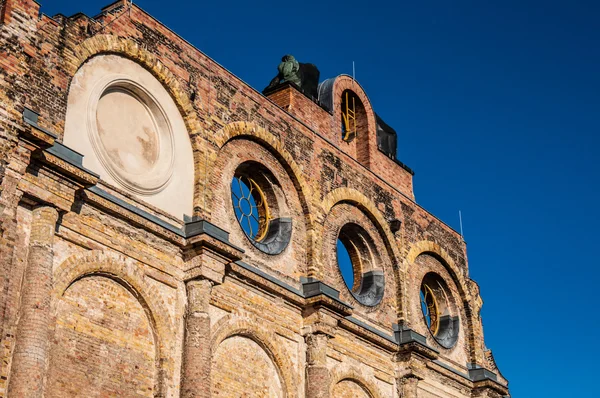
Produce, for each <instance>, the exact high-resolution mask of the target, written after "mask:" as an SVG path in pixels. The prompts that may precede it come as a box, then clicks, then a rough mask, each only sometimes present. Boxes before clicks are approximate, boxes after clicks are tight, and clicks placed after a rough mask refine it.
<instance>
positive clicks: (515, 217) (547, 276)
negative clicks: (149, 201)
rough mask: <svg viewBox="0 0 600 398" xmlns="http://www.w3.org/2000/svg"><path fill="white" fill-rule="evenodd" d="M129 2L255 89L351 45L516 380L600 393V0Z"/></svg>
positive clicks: (521, 385)
mask: <svg viewBox="0 0 600 398" xmlns="http://www.w3.org/2000/svg"><path fill="white" fill-rule="evenodd" d="M41 2H42V5H43V8H42V10H43V11H44V12H46V13H47V14H50V15H53V14H55V13H58V12H61V13H64V14H66V15H70V14H73V13H75V12H78V11H83V12H85V13H87V14H88V15H94V14H96V13H97V12H98V11H99V9H100V7H101V6H104V5H107V4H108V3H109V1H108V0H87V1H85V2H80V1H73V0H69V1H66V0H60V1H58V0H57V1H51V0H41ZM136 3H137V4H139V5H140V6H141V7H142V8H144V9H145V10H146V11H148V12H150V13H151V14H152V15H154V16H155V17H156V18H157V19H159V20H160V21H162V22H163V23H165V24H166V25H167V26H169V27H171V28H172V29H173V30H175V31H176V32H178V33H179V34H181V35H182V36H183V37H185V38H186V39H187V40H189V41H190V42H191V43H193V44H194V45H196V46H197V47H198V48H199V49H200V50H202V51H203V52H205V53H206V54H208V55H209V56H211V57H212V58H213V59H215V60H216V61H218V62H219V63H221V64H222V65H224V66H225V67H226V68H228V69H229V70H230V71H232V72H233V73H235V74H236V75H237V76H239V77H240V78H242V79H243V80H245V81H246V82H248V83H249V84H250V85H252V86H253V87H255V88H256V89H259V90H261V89H262V88H263V87H264V86H266V85H267V84H268V82H269V80H270V79H271V78H272V77H273V76H274V75H275V73H276V66H277V64H278V62H279V59H280V57H281V56H282V55H283V54H286V53H291V54H294V55H295V56H296V58H297V59H298V60H300V61H301V62H312V63H314V64H316V65H317V66H318V67H319V69H320V70H321V78H322V79H324V78H327V77H331V76H335V75H338V74H340V73H351V71H352V61H355V62H356V70H357V72H356V78H357V79H358V81H359V82H360V83H361V84H362V86H363V87H364V88H365V90H366V92H367V93H368V95H369V96H370V99H371V102H372V103H373V106H374V108H375V110H376V111H377V112H378V113H379V114H380V115H381V116H382V117H383V118H384V119H385V121H386V122H387V123H388V124H390V125H391V126H393V127H394V128H395V129H396V130H397V131H398V135H399V139H398V142H399V145H398V154H399V159H400V160H401V161H403V162H404V163H406V164H407V165H409V166H410V167H412V168H413V169H414V170H415V171H416V176H415V192H416V197H417V201H418V202H419V203H420V204H421V205H423V206H424V207H425V208H427V209H428V210H430V211H431V212H433V213H434V214H435V215H437V216H438V217H440V218H441V219H442V220H445V221H446V222H447V223H448V224H450V225H452V226H454V227H455V228H457V229H458V210H459V209H460V210H462V212H463V220H464V232H465V237H466V240H467V242H468V251H469V265H470V269H471V276H472V278H474V279H475V280H476V281H477V282H478V283H479V285H480V286H481V292H482V297H483V299H484V301H485V304H484V307H483V319H484V326H485V332H486V343H487V345H488V346H489V347H490V348H492V349H493V350H494V354H495V357H496V360H497V362H498V364H499V366H500V368H501V370H502V371H503V373H504V375H505V376H506V377H507V378H509V379H510V382H511V384H510V387H511V391H512V394H513V396H514V397H520V398H530V397H593V396H598V392H597V388H594V387H593V385H594V382H595V381H596V379H597V372H596V370H594V369H593V368H594V366H596V360H597V358H598V357H599V356H600V349H599V348H598V342H597V341H598V336H599V334H600V316H599V315H600V311H599V310H598V308H597V303H598V302H599V300H598V296H597V295H598V294H599V292H600V289H599V288H598V282H599V279H600V278H599V277H600V270H599V265H600V264H599V261H598V257H597V256H596V254H595V252H594V251H595V250H597V248H598V247H599V244H598V241H599V233H598V227H597V226H598V223H599V222H600V211H599V210H598V205H599V200H598V193H599V189H600V188H599V187H598V185H599V183H600V166H599V161H598V156H597V155H596V152H597V151H598V148H599V147H600V138H599V135H600V112H599V110H600V53H599V51H600V50H599V49H600V22H599V21H600V2H598V1H591V0H590V1H587V2H584V1H577V0H571V1H560V2H559V1H552V0H547V1H528V0H521V1H514V0H502V1H500V0H497V1H495V2H492V1H481V0H477V1H476V0H473V1H460V0H457V1H448V0H446V1H433V0H425V1H403V0H397V1H387V2H383V1H379V2H378V1H360V2H359V1H344V2H341V1H326V0H321V1H295V2H285V1H279V2H273V3H272V4H270V5H267V4H266V2H260V1H259V2H248V1H239V2H238V1H234V0H231V1H227V2H222V1H208V2H205V1H202V2H191V1H188V2H180V1H156V0H139V1H136ZM492 3H495V4H492ZM250 4H251V6H250Z"/></svg>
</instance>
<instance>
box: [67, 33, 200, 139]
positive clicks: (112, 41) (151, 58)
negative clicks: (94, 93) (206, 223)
mask: <svg viewBox="0 0 600 398" xmlns="http://www.w3.org/2000/svg"><path fill="white" fill-rule="evenodd" d="M100 54H115V55H120V56H123V57H125V58H128V59H130V60H132V61H134V62H137V63H138V64H140V65H141V66H143V67H144V68H145V69H147V70H148V71H149V72H150V73H152V75H154V77H156V78H157V79H158V81H159V82H161V83H162V85H163V86H164V87H165V89H166V90H167V92H168V93H169V94H170V95H171V97H172V98H173V101H175V104H176V105H177V108H178V109H179V112H180V113H181V115H182V116H183V120H184V122H185V125H186V127H187V129H188V133H196V132H199V131H201V130H202V125H201V124H200V121H199V120H198V117H197V115H196V111H195V110H194V107H193V105H192V103H191V101H190V99H189V98H188V95H187V93H186V92H185V91H184V90H183V89H182V88H181V85H180V83H179V81H178V80H177V77H175V75H174V74H173V73H172V72H171V71H170V70H169V69H168V68H167V67H166V66H165V64H163V63H162V62H161V61H160V59H159V57H158V56H156V55H154V54H152V53H151V52H149V51H148V50H146V49H145V48H143V47H141V46H140V45H139V44H138V43H136V42H134V41H133V40H130V39H127V38H124V37H119V36H115V35H110V34H105V35H96V36H93V37H90V38H89V39H86V40H85V41H83V42H82V43H81V44H79V45H78V46H77V47H75V48H74V49H73V53H71V54H69V55H68V56H67V57H66V62H65V65H66V70H67V73H68V74H69V75H70V76H71V77H73V76H75V73H77V70H78V69H79V68H80V67H81V66H82V65H83V64H84V63H85V62H87V61H88V60H89V59H91V58H92V57H94V56H96V55H100ZM194 145H195V144H194V142H193V141H192V147H193V148H194V150H196V149H197V148H195V147H194Z"/></svg>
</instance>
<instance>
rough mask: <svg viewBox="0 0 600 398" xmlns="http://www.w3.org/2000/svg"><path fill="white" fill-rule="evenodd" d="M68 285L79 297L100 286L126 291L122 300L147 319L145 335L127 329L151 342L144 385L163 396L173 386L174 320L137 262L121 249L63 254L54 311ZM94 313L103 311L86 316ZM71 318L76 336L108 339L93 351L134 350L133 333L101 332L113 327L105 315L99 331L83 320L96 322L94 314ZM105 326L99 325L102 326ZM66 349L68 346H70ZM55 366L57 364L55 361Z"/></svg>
mask: <svg viewBox="0 0 600 398" xmlns="http://www.w3.org/2000/svg"><path fill="white" fill-rule="evenodd" d="M92 280H94V281H96V282H98V281H99V284H98V283H95V284H90V285H89V286H83V285H82V284H85V283H88V282H89V281H92ZM78 285H82V286H83V287H81V286H78ZM74 287H77V288H78V289H82V291H81V293H82V294H81V295H80V296H79V299H90V298H94V297H98V295H99V294H101V293H103V292H102V291H101V290H105V291H107V292H115V291H119V290H123V291H124V292H126V293H127V294H121V297H125V296H127V295H128V296H129V298H128V299H127V302H129V303H130V310H131V311H134V310H135V307H138V308H140V310H141V311H142V312H143V314H144V315H145V317H146V319H147V323H148V325H149V329H150V330H149V334H151V336H149V335H144V334H145V332H144V330H143V328H142V327H140V328H134V329H132V330H133V331H132V333H140V334H142V335H144V336H143V337H144V338H145V339H147V340H148V341H150V340H152V341H153V345H154V355H153V356H154V364H153V367H154V369H153V383H152V384H153V386H152V391H146V393H151V395H150V396H164V395H166V394H167V393H168V391H171V390H173V389H174V384H173V382H172V376H173V374H174V370H175V369H174V366H175V361H174V358H173V357H172V353H173V352H174V342H175V340H176V336H174V335H173V330H176V328H175V324H174V321H173V319H172V317H171V316H170V315H169V313H168V312H167V310H166V308H167V307H166V304H165V302H164V301H163V300H162V298H161V294H160V292H159V291H158V290H157V289H156V287H154V286H151V285H150V284H148V282H147V281H146V280H145V277H144V274H143V272H142V271H141V269H140V264H138V263H136V262H132V261H131V260H129V259H127V258H125V257H123V256H121V255H117V254H113V253H109V252H104V251H99V250H94V251H90V252H87V253H85V254H83V255H74V256H71V257H69V258H67V259H66V260H65V261H64V262H63V263H62V264H61V265H60V266H59V267H58V268H57V269H56V271H55V277H54V288H53V304H52V305H53V308H54V313H56V312H57V310H58V309H59V307H60V305H61V304H62V302H63V300H64V298H65V297H66V295H68V294H69V293H70V289H71V288H74ZM125 298H127V297H125ZM117 304H118V303H117ZM109 307H110V306H109ZM91 311H94V309H91ZM123 314H124V315H126V316H127V317H130V315H127V312H126V311H123ZM95 315H98V316H100V317H101V318H103V315H105V314H92V316H95ZM58 321H60V319H59V320H58ZM104 321H106V319H104ZM73 322H75V324H78V325H79V326H78V327H79V328H80V330H81V336H82V341H86V340H88V339H92V338H94V337H98V336H100V337H102V338H108V339H109V340H108V343H107V344H106V345H104V344H100V351H99V352H96V351H95V350H94V351H92V353H93V354H94V353H96V354H97V353H99V354H102V350H103V349H108V350H110V346H111V345H112V346H119V347H126V348H131V349H133V350H136V351H140V347H139V344H138V343H139V342H138V341H136V339H128V338H126V336H125V335H124V334H122V333H121V334H119V333H118V332H114V333H109V334H110V336H107V335H106V334H105V333H107V332H112V331H113V330H112V329H111V328H110V322H111V320H109V322H108V325H109V328H108V329H105V332H103V333H101V334H99V335H98V334H95V333H93V332H92V330H93V327H89V328H87V327H86V326H85V325H86V324H89V325H91V326H96V327H98V319H85V317H80V318H79V319H75V320H74V321H73ZM105 326H106V325H105ZM105 326H102V328H104V327H105ZM113 326H118V325H113ZM125 329H131V328H129V327H128V328H125ZM99 330H100V329H99ZM114 330H118V327H115V328H114ZM102 347H104V348H102ZM64 348H65V347H58V348H57V350H58V351H59V352H60V351H61V350H63V349H64ZM69 349H73V347H70V348H69ZM105 354H106V353H105ZM51 366H52V356H51ZM59 366H62V365H60V364H59ZM131 377H135V375H131Z"/></svg>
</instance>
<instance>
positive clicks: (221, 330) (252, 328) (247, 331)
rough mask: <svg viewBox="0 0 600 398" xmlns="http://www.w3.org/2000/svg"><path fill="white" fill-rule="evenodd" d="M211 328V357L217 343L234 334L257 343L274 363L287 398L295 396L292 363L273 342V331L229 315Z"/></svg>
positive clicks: (275, 338)
mask: <svg viewBox="0 0 600 398" xmlns="http://www.w3.org/2000/svg"><path fill="white" fill-rule="evenodd" d="M211 329H212V330H211V340H210V341H211V350H212V354H211V357H212V356H214V354H215V352H216V350H217V349H218V347H219V345H220V344H221V343H222V342H223V341H225V340H226V339H228V338H230V337H234V336H240V337H245V338H248V339H250V340H252V341H253V342H255V343H256V344H258V346H259V347H261V348H262V349H263V350H264V351H265V353H266V354H267V355H268V356H269V358H270V359H271V361H272V362H273V364H274V365H275V368H276V369H277V373H278V375H279V380H280V381H281V384H282V387H283V388H282V389H283V391H284V393H285V396H286V397H288V398H291V397H294V396H296V392H295V388H294V386H295V385H296V384H297V380H296V377H294V374H293V365H292V363H291V361H290V360H289V356H288V355H286V353H285V350H284V349H280V348H279V347H278V346H276V345H275V344H274V343H273V342H275V341H276V340H277V337H276V336H275V333H273V332H270V331H267V330H259V329H258V328H257V326H256V322H253V321H251V320H247V319H234V318H233V317H232V316H231V315H226V316H225V317H223V318H221V319H220V320H219V321H218V322H217V323H216V324H215V325H214V326H213V327H212V328H211Z"/></svg>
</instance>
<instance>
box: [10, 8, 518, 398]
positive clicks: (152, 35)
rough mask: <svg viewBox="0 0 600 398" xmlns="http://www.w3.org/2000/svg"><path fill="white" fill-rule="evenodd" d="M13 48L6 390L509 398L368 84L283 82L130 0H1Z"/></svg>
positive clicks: (474, 296)
mask: <svg viewBox="0 0 600 398" xmlns="http://www.w3.org/2000/svg"><path fill="white" fill-rule="evenodd" d="M0 54H1V56H0V217H1V224H0V267H1V272H0V316H1V318H0V337H1V345H0V357H1V358H2V360H1V361H0V397H8V396H10V397H42V396H46V397H71V396H79V397H105V396H114V397H151V396H156V397H179V396H181V397H210V396H212V397H288V398H289V397H310V398H323V397H371V398H377V397H403V398H416V397H494V398H497V397H502V396H506V395H508V388H507V381H506V380H505V379H504V378H503V377H502V375H501V373H500V372H499V371H498V369H497V367H496V364H495V362H494V360H493V356H492V354H491V352H490V351H489V350H488V349H487V348H486V347H485V344H484V338H483V330H482V322H481V317H480V309H481V306H482V300H481V298H480V295H479V288H478V286H477V284H476V283H475V282H474V281H472V280H471V279H470V278H469V272H468V264H467V257H466V249H465V245H464V242H463V241H462V239H461V236H460V235H459V234H458V233H457V232H456V231H454V230H452V229H451V228H450V227H448V226H447V225H445V224H444V223H443V222H441V221H440V220H438V219H437V218H435V216H433V215H431V214H430V213H428V212H427V211H426V210H424V209H423V208H421V207H420V206H419V205H418V204H417V203H416V202H415V200H414V195H413V189H412V177H413V173H412V171H411V170H410V169H409V168H408V167H406V166H404V165H403V164H402V163H400V162H399V161H397V160H396V159H395V151H394V152H389V151H388V152H386V151H383V150H382V144H381V142H380V141H378V134H380V133H382V129H384V127H386V126H385V124H384V123H383V121H381V120H380V119H379V117H378V116H377V115H376V114H375V113H374V111H373V109H372V108H371V105H370V102H369V99H368V97H367V95H366V94H365V92H364V91H363V90H362V88H361V87H360V85H359V84H358V82H355V81H353V79H352V78H350V77H348V76H343V75H342V76H338V77H336V78H333V79H328V80H325V81H324V82H322V83H321V84H320V85H319V93H318V97H317V98H309V96H307V95H306V94H304V93H302V92H301V90H300V89H299V87H298V86H297V85H294V84H292V83H283V84H280V85H278V86H277V87H276V88H275V89H273V90H270V91H269V92H267V93H266V94H265V95H263V94H261V93H259V92H257V91H255V90H254V89H253V88H251V87H249V86H248V85H247V84H245V83H244V82H242V81H240V80H239V79H238V78H237V77H235V76H233V75H232V74H231V73H229V72H228V71H227V70H225V69H224V68H223V67H222V66H220V65H218V64H217V63H215V62H214V61H213V60H211V59H210V58H208V57H207V56H206V55H204V54H203V53H202V52H200V51H199V50H198V49H196V48H194V47H193V46H192V45H190V44H189V43H188V42H186V41H185V40H183V39H182V38H180V37H179V36H177V35H176V34H175V33H174V32H172V31H171V30H169V29H168V28H166V27H165V26H163V25H162V24H161V23H160V22H158V21H157V20H156V19H154V18H153V17H152V16H150V15H148V14H147V13H146V12H144V11H143V10H142V9H140V8H139V7H137V6H135V5H133V6H130V5H129V4H128V3H127V2H125V3H124V2H117V3H115V4H112V5H109V6H107V7H106V8H105V9H103V10H102V13H101V14H100V15H98V16H96V17H93V18H91V17H88V16H86V15H83V14H76V15H73V16H71V17H65V16H63V15H56V16H54V17H48V16H46V15H44V14H40V6H39V4H38V3H36V2H35V1H34V0H2V1H1V2H0ZM347 95H349V97H348V96H347ZM344 98H351V100H352V101H353V105H352V110H353V111H354V114H355V124H356V129H355V133H356V134H355V137H351V138H352V139H347V138H348V137H345V136H344V134H342V131H341V129H340V120H344V118H345V117H347V116H348V114H347V111H346V110H345V109H346V108H347V106H346V105H347V101H349V100H348V99H344ZM344 101H346V103H344ZM345 106H346V108H345ZM386 128H387V127H386ZM380 130H381V131H380ZM388 130H389V128H388ZM345 138H346V139H345ZM379 138H381V137H379ZM394 145H395V144H394ZM235 184H238V185H237V186H238V188H236V189H238V191H235V192H234V186H235ZM239 189H241V191H239ZM244 190H246V191H248V192H250V194H249V195H247V196H245V197H243V198H239V197H238V196H244V193H243V191H244ZM248 192H246V193H248ZM253 212H254V213H253ZM254 216H256V217H255V218H252V217H254ZM244 217H245V218H244ZM244 222H246V223H247V225H244ZM253 228H254V230H252V229H253ZM340 242H341V243H342V245H343V247H344V248H346V249H347V251H348V253H349V256H350V260H351V264H352V266H353V274H354V282H353V284H350V285H349V286H348V287H347V286H346V284H345V281H344V278H343V275H342V273H341V272H340V270H339V267H338V259H337V254H336V253H338V251H339V247H340ZM346 282H347V281H346Z"/></svg>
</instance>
